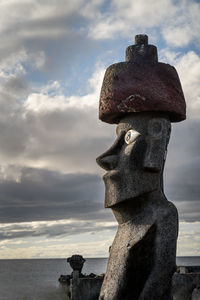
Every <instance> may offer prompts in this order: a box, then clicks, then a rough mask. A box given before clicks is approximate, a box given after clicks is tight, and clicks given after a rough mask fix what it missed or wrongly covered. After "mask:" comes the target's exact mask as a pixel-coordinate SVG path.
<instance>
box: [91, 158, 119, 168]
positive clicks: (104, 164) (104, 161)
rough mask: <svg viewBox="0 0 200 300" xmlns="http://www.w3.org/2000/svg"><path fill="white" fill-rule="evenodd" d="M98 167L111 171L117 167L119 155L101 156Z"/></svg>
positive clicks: (98, 159)
mask: <svg viewBox="0 0 200 300" xmlns="http://www.w3.org/2000/svg"><path fill="white" fill-rule="evenodd" d="M96 161H97V163H98V165H99V166H100V167H101V168H103V169H104V170H106V171H111V170H114V169H116V167H117V161H118V159H117V155H106V156H104V155H100V156H99V157H97V159H96Z"/></svg>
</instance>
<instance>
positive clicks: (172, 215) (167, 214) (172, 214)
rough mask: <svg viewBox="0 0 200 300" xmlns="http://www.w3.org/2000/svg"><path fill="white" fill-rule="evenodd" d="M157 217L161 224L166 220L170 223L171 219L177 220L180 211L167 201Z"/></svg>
mask: <svg viewBox="0 0 200 300" xmlns="http://www.w3.org/2000/svg"><path fill="white" fill-rule="evenodd" d="M157 216H158V220H160V221H161V222H162V221H164V220H166V221H169V220H170V219H174V220H177V219H178V211H177V208H176V206H175V205H174V204H173V203H172V202H170V201H168V200H166V202H165V203H163V205H162V206H161V207H160V208H159V209H158V212H157Z"/></svg>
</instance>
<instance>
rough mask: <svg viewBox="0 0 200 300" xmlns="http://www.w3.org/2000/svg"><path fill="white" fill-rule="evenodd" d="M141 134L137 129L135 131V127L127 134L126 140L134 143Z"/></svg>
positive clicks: (127, 142) (128, 142)
mask: <svg viewBox="0 0 200 300" xmlns="http://www.w3.org/2000/svg"><path fill="white" fill-rule="evenodd" d="M139 135H140V133H139V132H137V131H135V130H133V129H130V130H129V131H127V133H126V134H125V137H124V140H125V142H126V144H131V143H133V142H134V141H135V140H136V139H137V137H138V136H139Z"/></svg>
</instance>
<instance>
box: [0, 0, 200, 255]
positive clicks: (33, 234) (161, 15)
mask: <svg viewBox="0 0 200 300" xmlns="http://www.w3.org/2000/svg"><path fill="white" fill-rule="evenodd" d="M199 17H200V3H199V1H197V0H196V1H195V0H176V1H175V0H111V1H106V0H73V1H69V0H48V1H42V0H1V1H0V38H1V43H0V208H1V209H0V223H1V226H0V258H32V257H33V258H40V257H68V256H70V255H71V254H74V253H80V254H82V255H84V256H87V257H106V256H108V248H109V246H110V245H111V243H112V240H113V237H114V235H115V232H116V222H115V219H114V217H113V216H112V213H111V211H110V210H109V209H104V184H103V182H102V179H101V176H102V174H103V171H101V170H100V168H99V167H98V166H97V165H96V162H95V158H96V157H97V156H98V155H99V154H101V153H102V152H103V151H105V150H106V149H107V147H108V146H110V145H111V144H112V142H113V140H114V137H115V125H108V124H105V123H102V122H100V121H99V120H98V100H99V92H100V87H101V83H102V79H103V74H104V72H105V69H106V68H107V67H108V66H109V65H110V64H112V63H115V62H120V61H124V56H125V49H126V47H127V46H129V45H131V44H133V43H134V42H133V41H134V36H135V35H136V34H140V33H146V34H148V36H149V42H150V43H151V44H154V45H156V46H157V47H158V52H159V61H162V62H167V63H170V64H171V65H174V66H175V67H176V69H177V71H178V73H179V76H180V79H181V83H182V87H183V90H184V94H185V98H186V102H187V120H186V121H184V122H182V123H177V124H174V125H173V128H172V129H173V131H172V136H171V140H170V145H169V151H168V158H167V165H166V170H165V191H166V195H167V197H168V199H169V200H171V201H173V202H174V204H175V205H176V206H177V208H178V211H179V218H180V232H179V240H178V255H179V256H180V255H200V251H199V249H200V184H199V177H200V149H199V143H200V84H199V83H200V54H199V50H200V35H199V32H200V21H199Z"/></svg>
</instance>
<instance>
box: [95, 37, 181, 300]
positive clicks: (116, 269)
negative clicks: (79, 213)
mask: <svg viewBox="0 0 200 300" xmlns="http://www.w3.org/2000/svg"><path fill="white" fill-rule="evenodd" d="M185 110H186V106H185V99H184V95H183V91H182V88H181V84H180V81H179V78H178V74H177V72H176V70H175V68H174V67H172V66H170V65H168V64H164V63H159V62H158V59H157V48H156V47H155V46H153V45H149V44H148V37H147V36H146V35H137V36H136V37H135V45H133V46H130V47H128V48H127V50H126V62H121V63H117V64H114V65H111V66H110V67H109V68H108V69H107V70H106V73H105V76H104V80H103V85H102V89H101V95H100V106H99V118H100V119H101V120H102V121H104V122H107V123H112V124H113V123H116V124H118V126H117V139H116V141H115V142H114V144H113V146H112V147H111V148H110V149H109V150H108V151H106V152H105V153H103V154H102V155H101V156H99V157H98V158H97V163H98V164H99V165H100V166H101V167H102V168H103V169H105V170H106V171H107V173H106V174H105V175H104V176H103V180H104V182H105V188H106V192H105V207H109V208H111V209H112V211H113V213H114V216H115V218H116V220H117V222H118V230H117V233H116V236H115V239H114V241H113V244H112V246H111V249H110V255H109V261H108V265H107V271H106V275H105V278H104V282H103V285H102V288H101V292H100V296H99V299H100V300H129V299H130V300H171V299H172V295H171V279H172V275H173V273H174V271H175V268H176V241H177V235H178V214H177V209H176V207H175V206H174V205H173V204H172V203H171V202H169V201H168V200H167V199H166V196H165V194H164V191H163V168H164V163H165V158H166V153H167V145H168V142H169V138H170V131H171V122H179V121H182V120H184V119H185V117H186V116H185Z"/></svg>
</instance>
